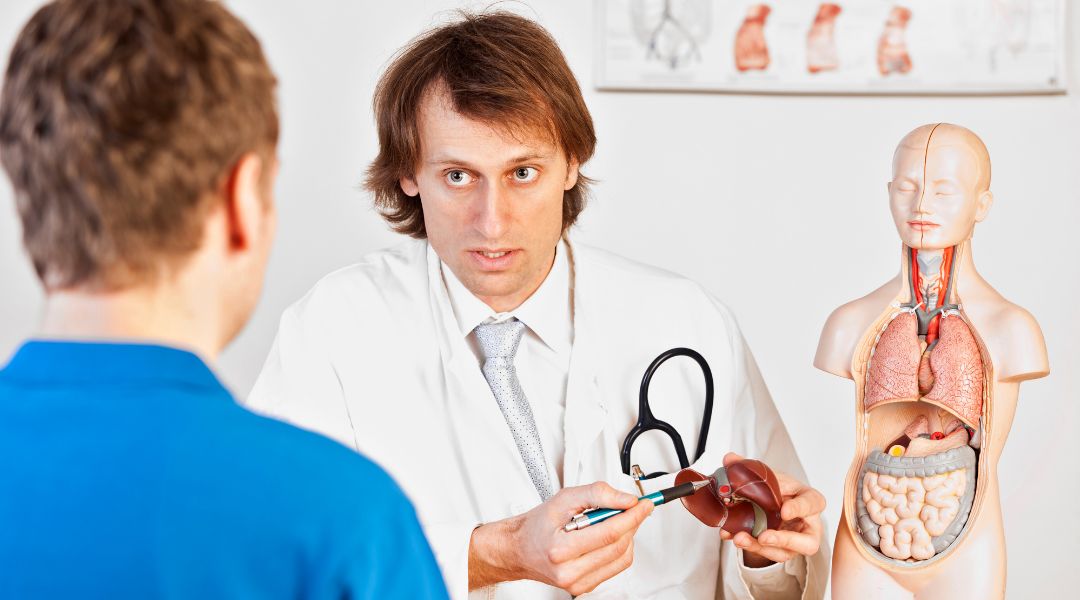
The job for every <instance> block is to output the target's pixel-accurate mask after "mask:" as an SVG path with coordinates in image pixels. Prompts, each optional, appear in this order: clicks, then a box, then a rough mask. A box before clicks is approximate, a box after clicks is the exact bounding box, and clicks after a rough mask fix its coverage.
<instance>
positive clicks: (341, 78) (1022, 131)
mask: <svg viewBox="0 0 1080 600" xmlns="http://www.w3.org/2000/svg"><path fill="white" fill-rule="evenodd" d="M37 4H38V3H37V2H32V1H28V0H4V2H3V3H0V52H3V61H4V63H5V64H6V62H7V52H8V49H9V48H10V46H11V44H12V42H13V40H14V38H15V35H16V33H17V31H18V28H19V27H21V25H22V23H24V22H25V20H26V19H27V18H29V16H30V15H31V13H32V11H33V10H34V7H35V6H36V5H37ZM229 4H230V5H231V6H232V7H234V9H235V10H236V12H238V13H239V14H240V15H241V16H242V17H243V18H244V19H245V20H246V21H247V22H248V23H249V24H250V26H251V27H252V28H253V30H254V31H255V32H256V33H257V35H259V36H260V38H261V39H262V41H263V44H264V46H265V48H266V50H267V52H268V54H269V57H270V62H271V64H272V65H273V67H274V69H275V70H276V72H277V73H278V75H279V77H280V80H281V89H280V103H281V110H282V117H283V137H282V142H281V147H280V154H281V157H282V160H283V164H282V171H281V178H280V181H279V185H278V188H277V194H278V203H279V206H280V217H281V223H280V229H279V231H280V236H279V239H278V242H277V246H276V249H275V252H274V255H273V258H272V260H271V264H270V272H269V275H268V279H267V284H266V294H265V296H264V298H263V301H262V303H261V304H260V306H259V309H258V311H257V313H256V314H255V317H254V319H253V321H252V322H251V324H250V326H249V327H248V328H247V330H246V331H245V332H244V333H243V335H242V336H241V337H240V339H239V340H238V341H237V342H236V343H235V344H234V345H233V346H232V348H231V349H230V350H229V351H228V352H226V354H225V355H224V357H223V358H222V360H221V363H220V367H219V370H220V372H221V374H222V376H223V377H224V379H225V380H226V381H227V382H228V383H229V384H230V385H231V387H232V388H233V389H234V390H235V391H236V393H237V394H238V395H241V396H243V395H245V394H246V393H247V390H248V389H249V388H250V386H251V384H252V382H253V381H254V378H255V377H256V375H257V373H258V371H259V368H260V367H261V364H262V361H263V359H264V357H265V355H266V352H267V350H268V348H269V346H270V343H271V341H272V339H273V336H274V332H275V330H276V328H277V319H278V316H279V315H280V314H281V312H282V310H283V309H284V308H285V307H286V306H287V305H288V304H290V303H291V302H293V301H294V300H296V299H297V298H298V297H299V296H300V295H302V294H303V293H304V292H305V291H306V290H307V289H308V288H309V287H310V286H311V285H312V284H314V283H315V281H316V280H317V279H318V278H319V277H321V276H322V275H324V274H326V273H327V272H329V271H331V270H333V269H336V268H338V267H341V266H344V265H347V264H349V263H351V262H353V261H355V260H356V259H357V258H358V257H359V256H361V255H362V254H364V253H365V252H368V251H369V250H373V249H376V248H380V247H383V246H386V245H389V244H392V243H394V242H396V241H397V240H398V237H397V236H396V235H395V234H392V233H390V232H389V231H388V230H387V229H386V227H385V226H384V225H383V223H382V221H381V220H380V218H379V217H378V215H376V214H375V213H374V212H373V210H372V209H371V208H370V201H369V198H368V197H367V195H366V194H365V193H363V192H362V191H360V189H359V182H360V180H361V175H362V171H363V169H364V167H365V165H366V164H367V163H368V161H369V160H370V159H371V158H372V157H374V155H375V152H376V138H375V132H374V125H373V121H372V116H371V111H370V102H371V94H372V90H373V87H374V84H375V81H376V79H377V77H378V75H379V73H380V72H381V69H382V67H383V66H384V65H385V64H386V61H387V60H388V59H389V58H390V56H391V55H392V54H393V52H394V51H395V50H396V49H397V48H398V47H399V46H401V45H402V44H404V43H405V42H406V41H407V40H408V39H409V38H411V37H412V36H413V35H415V34H416V33H418V32H419V31H421V30H422V29H424V28H426V27H428V26H430V25H432V24H434V23H437V22H439V21H440V20H441V19H444V18H446V17H447V16H448V13H447V11H448V10H450V9H452V8H454V7H455V6H457V4H455V3H454V2H437V1H432V0H429V1H420V0H412V1H397V2H374V1H370V2H347V1H329V0H323V1H318V2H316V1H308V2H302V3H301V2H288V3H286V2H273V3H269V2H261V1H258V0H245V1H236V2H230V3H229ZM473 6H474V7H475V6H478V5H477V4H475V3H474V4H473ZM505 6H508V7H510V8H513V9H514V10H518V11H523V12H525V14H528V15H531V16H533V17H534V18H536V19H538V20H539V21H540V22H541V23H542V24H543V25H544V26H546V27H548V28H549V29H550V30H551V32H552V33H553V34H554V36H555V38H556V39H557V40H558V41H559V43H560V45H561V46H562V48H563V50H564V52H565V53H566V56H567V59H568V60H569V62H570V66H571V67H572V68H573V70H574V72H575V73H577V75H578V77H579V79H580V81H581V83H582V85H583V87H584V91H585V98H586V101H587V102H588V104H589V106H590V108H591V110H592V114H593V118H594V120H595V123H596V128H597V132H598V135H599V140H600V141H599V146H598V148H597V154H596V157H595V158H594V159H593V161H592V162H591V163H589V164H588V165H587V166H586V169H585V172H586V173H587V174H589V175H591V176H592V177H595V178H597V179H599V180H600V183H599V185H597V186H596V188H595V197H594V199H593V201H592V203H591V205H590V206H589V208H588V209H587V210H586V211H585V213H584V215H583V218H582V221H581V223H580V226H579V227H578V232H577V237H578V239H579V240H580V241H584V242H587V243H590V244H593V245H598V246H602V247H605V248H607V249H610V250H613V251H615V252H619V253H622V254H624V255H627V256H629V257H632V258H635V259H637V260H641V261H644V262H648V263H652V264H656V265H660V266H662V267H665V268H667V269H670V270H674V271H677V272H679V273H683V274H685V275H687V276H689V277H692V278H694V279H697V280H699V281H701V282H703V283H704V284H705V286H706V287H707V288H708V289H710V290H711V291H712V292H713V293H714V294H715V295H717V296H718V297H720V298H722V299H723V300H724V301H725V302H727V303H728V304H729V305H730V306H731V307H732V308H733V309H734V311H735V313H736V315H738V317H739V320H740V322H741V325H742V328H743V330H744V332H745V334H746V337H747V338H748V339H749V342H750V344H751V347H752V348H754V351H755V354H756V356H757V359H758V362H759V363H760V365H761V368H762V371H763V372H764V375H765V378H766V381H767V382H768V383H769V386H770V388H771V390H772V393H773V396H774V398H775V400H776V404H777V406H778V407H779V410H780V413H781V415H782V416H783V418H784V420H785V422H786V423H787V426H788V429H789V430H790V432H791V436H792V438H793V439H794V441H795V445H796V447H797V448H798V450H799V453H800V455H801V457H802V461H803V464H804V465H805V466H806V468H807V470H808V472H809V475H810V478H811V481H812V483H813V484H814V485H815V486H816V487H818V488H819V489H821V490H822V491H823V492H824V493H825V495H826V496H827V497H828V500H829V503H830V506H829V510H828V513H827V514H828V515H829V520H830V526H831V527H832V528H835V527H836V523H837V520H838V516H839V507H840V504H841V502H840V500H841V486H842V479H843V476H844V473H845V472H846V470H847V468H848V464H849V462H850V460H851V457H852V453H853V439H854V438H853V436H854V386H853V384H852V382H851V381H848V380H844V379H840V378H837V377H834V376H832V375H827V374H825V373H821V372H818V371H816V370H815V369H814V368H813V367H812V366H811V360H812V358H813V355H814V350H815V347H816V344H817V338H818V333H819V331H820V328H821V325H822V323H823V322H824V320H825V318H826V317H827V316H828V314H829V312H830V311H831V310H832V309H833V308H835V307H836V306H839V305H840V304H842V303H843V302H846V301H848V300H851V299H853V298H856V297H858V296H861V295H863V294H865V293H867V292H869V291H870V290H872V289H874V288H876V287H877V286H878V285H880V284H881V283H882V282H884V281H885V280H886V279H888V278H889V277H891V276H892V275H893V274H894V273H895V272H896V270H897V269H898V267H899V262H898V249H899V242H898V240H897V236H896V233H895V230H894V229H893V225H892V222H891V219H890V217H889V212H888V209H887V205H886V194H885V183H886V181H887V180H888V179H889V168H890V157H891V155H892V151H893V147H894V145H895V144H896V142H897V141H898V140H899V139H900V138H901V137H902V136H903V135H904V134H905V133H906V132H907V131H908V130H910V129H912V128H913V127H915V126H917V125H920V124H923V123H928V122H934V121H950V122H955V123H960V124H963V125H966V126H968V127H970V128H972V129H973V130H974V131H976V132H977V133H979V134H980V135H981V136H982V137H983V139H984V140H985V141H986V144H987V145H988V147H989V148H990V153H991V156H992V158H993V162H994V176H993V177H994V178H993V189H994V191H995V193H996V198H997V201H996V203H995V205H994V207H993V210H992V211H991V212H990V215H989V218H988V219H987V221H986V222H984V223H983V224H981V225H980V226H979V228H978V230H977V233H976V238H975V242H974V253H975V254H974V255H975V259H976V264H977V265H978V267H979V269H980V270H981V271H982V273H983V274H984V276H985V277H986V278H987V279H988V280H989V281H990V282H991V283H992V284H993V285H994V286H996V287H997V289H998V290H999V291H1001V292H1002V293H1003V294H1004V295H1005V296H1006V297H1008V298H1010V299H1011V300H1013V301H1014V302H1016V303H1018V304H1020V305H1021V306H1024V307H1026V308H1027V309H1029V310H1030V311H1031V312H1032V313H1033V314H1034V315H1035V316H1036V317H1037V318H1038V320H1039V322H1040V323H1041V324H1042V327H1043V331H1044V333H1045V334H1046V342H1047V346H1048V348H1049V352H1050V361H1051V368H1052V370H1053V372H1052V374H1051V375H1050V377H1048V378H1046V379H1043V380H1038V381H1033V382H1028V383H1025V384H1023V386H1022V387H1021V393H1020V406H1019V409H1018V411H1017V415H1016V421H1015V424H1014V426H1013V429H1012V433H1011V436H1010V439H1009V443H1008V445H1007V446H1006V448H1005V451H1004V455H1003V457H1002V459H1001V463H1000V479H1001V486H1000V487H1001V494H1002V503H1003V506H1004V518H1005V525H1006V536H1007V540H1008V550H1009V590H1010V593H1009V596H1010V597H1017V598H1019V597H1024V598H1029V597H1032V598H1033V597H1060V596H1061V595H1062V594H1064V593H1065V592H1064V590H1065V589H1069V588H1063V587H1062V586H1063V585H1068V584H1071V583H1072V582H1074V581H1075V580H1076V569H1077V567H1076V566H1075V560H1074V555H1075V554H1076V552H1077V550H1080V541H1078V540H1080V521H1078V517H1077V516H1076V514H1077V511H1076V499H1077V498H1078V497H1080V484H1078V483H1077V476H1076V473H1077V471H1078V469H1077V462H1076V457H1077V454H1078V453H1077V452H1076V449H1077V448H1078V447H1080V433H1078V431H1077V429H1078V427H1080V419H1078V408H1077V405H1078V401H1080V394H1078V384H1080V376H1078V374H1077V368H1078V367H1080V309H1078V307H1077V303H1078V301H1080V267H1078V265H1077V259H1078V251H1077V248H1078V244H1077V238H1078V237H1080V231H1078V228H1080V97H1078V96H1077V95H1076V92H1077V91H1078V88H1077V86H1076V82H1077V81H1080V77H1078V76H1077V74H1076V72H1077V69H1076V68H1075V65H1076V62H1077V61H1076V60H1075V58H1076V56H1075V54H1076V53H1075V50H1076V48H1075V47H1072V48H1070V51H1069V56H1068V58H1069V62H1070V69H1071V70H1070V76H1071V77H1070V79H1071V81H1072V84H1070V91H1071V92H1072V93H1070V94H1069V95H1065V96H1047V97H976V98H971V97H966V98H933V97H923V98H880V97H790V96H738V95H718V94H701V93H698V94H662V93H615V92H597V91H595V90H594V89H593V85H592V84H593V65H594V61H593V47H594V37H593V36H594V32H595V28H594V23H593V12H592V11H593V4H592V3H589V2H570V1H564V2H554V1H541V0H535V1H534V2H532V3H531V5H529V6H526V5H524V4H518V3H513V4H506V5H505ZM1071 13H1073V14H1071V15H1070V17H1069V19H1070V23H1069V32H1070V33H1069V36H1068V37H1069V39H1070V43H1073V41H1074V40H1075V39H1076V36H1077V34H1078V33H1080V20H1078V18H1077V16H1078V15H1080V11H1075V10H1074V11H1071ZM0 282H2V283H0V356H6V355H8V354H10V352H12V351H13V350H14V349H15V348H16V347H17V345H18V343H19V341H20V340H21V339H23V338H24V337H26V336H27V335H29V334H31V333H32V331H33V329H34V326H35V322H36V321H37V319H38V317H39V313H40V310H41V302H42V296H41V292H40V289H39V286H38V285H37V283H36V281H35V279H34V277H33V275H32V272H31V270H30V267H29V266H28V263H27V261H26V259H25V256H24V254H23V252H22V250H21V248H20V242H19V229H18V223H17V220H16V218H15V212H14V207H13V202H12V197H11V190H10V186H9V183H8V182H7V180H6V179H4V180H3V183H0ZM357 310H362V307H357ZM357 343H363V340H357ZM661 350H663V349H662V348H657V352H658V353H659V352H660V351H661ZM0 361H2V359H0ZM628 400H630V399H628ZM402 425H404V424H402ZM418 443H422V441H421V440H418ZM970 575H971V576H972V577H978V576H979V574H978V573H972V574H970Z"/></svg>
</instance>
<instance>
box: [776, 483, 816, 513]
mask: <svg viewBox="0 0 1080 600" xmlns="http://www.w3.org/2000/svg"><path fill="white" fill-rule="evenodd" d="M824 510H825V496H823V495H822V494H821V492H819V491H817V490H815V489H814V488H812V487H803V488H802V489H801V490H800V491H799V492H798V493H797V494H796V495H795V497H794V498H788V499H787V500H785V501H784V504H783V505H782V506H781V507H780V518H781V519H783V520H785V521H792V520H794V519H799V518H803V519H805V518H807V517H811V516H816V515H820V514H821V513H822V512H823V511H824Z"/></svg>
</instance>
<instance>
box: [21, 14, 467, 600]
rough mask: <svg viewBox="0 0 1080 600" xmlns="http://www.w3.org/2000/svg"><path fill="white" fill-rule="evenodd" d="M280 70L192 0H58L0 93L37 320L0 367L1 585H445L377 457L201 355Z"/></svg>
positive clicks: (237, 303) (263, 156)
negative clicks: (289, 418)
mask: <svg viewBox="0 0 1080 600" xmlns="http://www.w3.org/2000/svg"><path fill="white" fill-rule="evenodd" d="M274 86H275V80H274V76H273V74H272V73H271V72H270V69H269V66H268V65H267V64H266V60H265V58H264V56H263V53H262V50H261V48H260V46H259V43H258V41H257V40H256V39H255V37H253V36H252V34H251V33H250V32H249V31H248V30H247V29H246V28H245V27H244V25H243V24H242V23H241V22H240V21H238V20H237V19H236V18H235V17H234V16H232V15H231V14H229V12H228V11H226V9H225V8H223V7H222V5H221V4H219V3H217V2H210V1H205V0H97V1H95V2H85V1H80V0H58V1H56V2H53V3H50V4H48V5H46V6H45V7H44V8H42V9H41V10H40V11H38V13H37V14H36V15H34V17H33V18H32V19H31V20H30V22H29V23H28V24H27V25H26V26H25V27H24V29H23V30H22V32H21V33H20V35H19V37H18V40H17V41H16V43H15V47H14V49H13V50H12V54H11V61H10V64H9V65H8V68H7V73H6V76H5V78H4V82H3V96H2V98H0V159H2V162H3V166H4V168H5V169H6V171H7V173H8V175H9V177H10V178H11V182H12V185H13V187H14V190H15V196H16V202H17V205H18V212H19V217H20V219H21V221H22V227H23V239H24V243H25V248H26V252H27V254H28V255H29V257H30V259H31V260H32V261H33V265H34V268H35V270H36V271H37V274H38V276H39V277H40V279H41V282H42V284H43V286H44V288H45V293H46V302H45V310H44V317H43V319H42V322H41V325H40V329H39V333H38V335H37V337H36V339H33V340H30V341H28V342H26V343H25V344H24V345H23V346H22V347H21V348H20V349H19V350H18V351H17V352H16V353H15V355H14V357H12V359H11V362H10V363H9V364H8V365H7V367H6V368H4V369H3V370H2V371H0V597H3V598H158V597H172V598H335V599H337V598H445V597H446V591H445V589H444V587H443V583H442V580H441V578H440V575H439V572H438V569H437V567H436V565H435V562H434V558H433V557H432V554H431V550H430V549H429V547H428V545H427V542H426V541H425V539H424V537H423V535H422V533H421V530H420V527H419V525H418V523H417V521H416V517H415V514H414V512H413V509H412V506H411V505H410V503H409V502H408V500H407V499H406V498H405V497H404V495H403V494H402V493H401V491H400V490H399V489H398V487H397V486H396V485H395V484H394V482H393V481H391V479H390V478H389V477H388V476H387V475H386V474H385V473H384V472H383V471H381V470H380V469H379V468H378V467H376V466H375V465H374V464H372V463H371V462H369V461H368V460H366V459H364V458H362V457H360V456H359V455H357V454H355V453H353V452H352V451H351V450H347V449H346V448H344V447H341V446H339V445H338V444H336V443H334V442H331V441H329V440H327V439H324V438H322V437H319V436H317V435H314V434H311V433H308V432H304V431H300V430H298V429H294V428H292V427H290V426H287V425H285V424H282V423H279V422H277V421H272V420H269V419H265V418H262V417H257V416H255V415H253V414H251V413H248V412H247V411H245V410H244V409H242V408H240V407H239V406H238V405H237V404H236V403H235V402H234V401H233V398H232V396H231V395H230V394H229V392H228V391H227V390H226V389H225V388H224V387H223V386H222V384H221V383H220V382H219V381H218V379H217V378H216V377H215V375H214V373H213V371H212V369H211V367H210V366H209V364H212V363H213V361H214V359H215V358H216V357H217V355H218V354H219V353H220V352H221V350H222V348H223V347H224V346H225V345H226V344H228V343H229V341H230V340H232V339H233V338H234V337H235V336H236V334H237V332H238V331H239V330H240V329H241V328H242V327H243V325H244V323H245V322H246V321H247V320H248V317H249V316H250V314H251V312H252V310H253V308H254V306H255V303H256V300H257V298H258V295H259V290H260V288H261V285H262V278H263V271H264V268H265V265H266V259H267V254H268V251H269V248H270V242H271V239H272V237H273V233H274V206H273V199H272V193H271V191H272V187H273V182H274V178H275V175H276V170H277V161H276V159H275V147H276V144H277V135H278V119H277V112H276V108H275V104H274Z"/></svg>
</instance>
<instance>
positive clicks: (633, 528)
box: [556, 500, 655, 562]
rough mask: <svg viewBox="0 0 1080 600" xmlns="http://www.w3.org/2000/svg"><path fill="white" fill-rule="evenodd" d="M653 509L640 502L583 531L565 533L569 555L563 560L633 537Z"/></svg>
mask: <svg viewBox="0 0 1080 600" xmlns="http://www.w3.org/2000/svg"><path fill="white" fill-rule="evenodd" d="M653 508H655V506H653V503H652V502H650V501H648V500H642V501H641V502H639V503H638V504H637V505H636V506H634V507H633V508H631V509H629V510H627V511H624V512H621V513H619V514H617V515H615V516H614V517H611V518H610V519H608V520H606V521H603V522H600V523H597V524H596V525H590V526H589V527H586V528H585V529H579V530H577V531H571V532H569V533H565V534H564V535H565V536H566V538H567V541H568V545H567V550H568V551H569V555H568V556H566V558H565V559H564V560H569V559H572V558H575V557H578V556H581V555H583V554H585V553H587V552H590V551H592V550H595V549H597V548H602V547H604V546H610V545H611V544H614V543H616V542H618V540H619V538H621V537H622V536H623V535H624V534H626V533H630V534H631V535H633V534H634V533H636V532H637V528H638V527H639V526H641V523H642V521H644V520H645V518H646V517H648V516H649V515H650V514H652V511H653ZM556 562H559V561H556Z"/></svg>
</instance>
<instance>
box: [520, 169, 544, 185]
mask: <svg viewBox="0 0 1080 600" xmlns="http://www.w3.org/2000/svg"><path fill="white" fill-rule="evenodd" d="M539 175H540V171H538V170H537V169H536V168H534V167H518V168H516V169H514V181H516V182H518V183H529V182H531V181H534V180H535V179H536V178H537V177H538V176H539Z"/></svg>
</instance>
